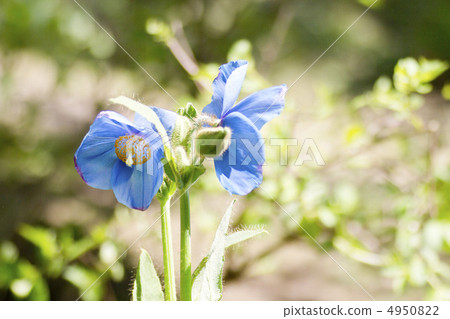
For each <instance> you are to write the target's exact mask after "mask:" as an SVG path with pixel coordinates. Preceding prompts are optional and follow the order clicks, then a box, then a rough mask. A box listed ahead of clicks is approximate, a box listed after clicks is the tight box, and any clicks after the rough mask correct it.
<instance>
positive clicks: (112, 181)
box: [74, 111, 164, 210]
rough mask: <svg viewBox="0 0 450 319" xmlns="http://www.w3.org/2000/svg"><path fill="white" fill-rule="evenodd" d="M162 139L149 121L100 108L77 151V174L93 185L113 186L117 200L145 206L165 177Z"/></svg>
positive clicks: (147, 205)
mask: <svg viewBox="0 0 450 319" xmlns="http://www.w3.org/2000/svg"><path fill="white" fill-rule="evenodd" d="M163 157H164V149H163V145H162V140H161V137H160V136H159V134H158V133H157V132H156V129H155V128H154V126H153V125H152V124H150V123H149V122H147V123H145V125H140V124H139V123H138V124H136V123H132V122H130V121H129V120H128V119H127V118H125V117H124V116H122V115H120V114H118V113H116V112H112V111H104V112H101V113H100V114H99V115H98V116H97V118H96V119H95V121H94V123H93V124H92V125H91V128H90V130H89V132H88V133H87V135H86V136H85V137H84V139H83V141H82V142H81V145H80V147H79V148H78V150H77V151H76V153H75V157H74V162H75V167H76V169H77V171H78V174H80V176H81V177H82V178H83V180H84V181H85V182H86V183H87V184H88V185H89V186H92V187H95V188H99V189H112V190H113V191H114V194H115V196H116V198H117V200H118V201H119V202H120V203H122V204H124V205H126V206H128V207H130V208H134V209H139V210H146V209H147V208H148V207H149V206H150V203H151V201H152V199H153V197H154V196H155V194H156V192H157V191H158V189H159V188H160V186H161V184H162V181H163V173H164V170H163V166H162V165H161V160H162V159H163Z"/></svg>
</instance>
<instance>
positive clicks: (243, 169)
mask: <svg viewBox="0 0 450 319" xmlns="http://www.w3.org/2000/svg"><path fill="white" fill-rule="evenodd" d="M246 72H247V61H232V62H229V63H227V64H224V65H222V66H221V67H220V68H219V75H218V76H217V77H216V79H215V80H214V82H213V96H212V100H211V103H210V104H208V105H207V106H206V107H205V108H204V109H203V113H206V114H209V115H212V116H213V117H216V118H217V119H218V120H219V121H220V122H219V125H220V126H222V127H227V128H229V129H230V130H231V144H230V146H229V148H228V149H227V150H226V151H225V152H224V153H223V154H222V155H221V156H220V157H217V158H215V159H214V166H215V169H216V175H217V178H218V179H219V181H220V183H221V184H222V186H223V187H224V188H225V189H226V190H227V191H229V192H230V193H232V194H237V195H246V194H248V193H250V192H251V191H252V190H253V189H255V188H256V187H258V186H259V185H260V184H261V182H262V165H263V163H264V161H265V155H264V145H263V144H262V138H261V134H260V132H259V130H260V129H261V128H262V127H263V125H264V124H266V123H267V122H268V121H270V120H271V119H272V118H274V117H275V116H277V115H279V114H280V113H281V111H282V110H283V108H284V95H285V93H286V91H287V88H286V85H279V86H274V87H270V88H267V89H264V90H261V91H259V92H256V93H253V94H251V95H250V96H248V97H247V98H245V99H243V100H242V101H240V102H239V103H237V104H236V105H235V102H236V100H237V98H238V96H239V93H240V90H241V86H242V83H243V82H244V78H245V74H246Z"/></svg>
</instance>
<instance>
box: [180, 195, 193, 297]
mask: <svg viewBox="0 0 450 319" xmlns="http://www.w3.org/2000/svg"><path fill="white" fill-rule="evenodd" d="M180 228H181V235H180V297H181V300H184V301H189V300H191V279H192V277H191V276H192V274H191V212H190V206H189V191H188V190H185V191H183V193H182V194H181V201H180Z"/></svg>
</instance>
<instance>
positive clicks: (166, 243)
mask: <svg viewBox="0 0 450 319" xmlns="http://www.w3.org/2000/svg"><path fill="white" fill-rule="evenodd" d="M161 234H162V244H163V259H164V285H165V299H166V301H176V300H177V289H176V286H175V267H174V263H173V249H172V231H171V228H170V197H169V198H167V199H166V200H165V201H161Z"/></svg>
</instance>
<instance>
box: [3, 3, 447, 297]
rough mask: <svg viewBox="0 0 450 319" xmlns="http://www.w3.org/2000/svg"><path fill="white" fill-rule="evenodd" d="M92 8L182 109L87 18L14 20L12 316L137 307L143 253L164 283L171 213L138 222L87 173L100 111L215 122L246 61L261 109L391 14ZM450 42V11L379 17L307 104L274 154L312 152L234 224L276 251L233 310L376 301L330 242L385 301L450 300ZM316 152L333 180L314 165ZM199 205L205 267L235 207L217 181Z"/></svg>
mask: <svg viewBox="0 0 450 319" xmlns="http://www.w3.org/2000/svg"><path fill="white" fill-rule="evenodd" d="M79 3H80V5H81V6H82V7H83V8H85V10H86V11H87V12H88V13H89V14H90V15H92V17H93V18H95V20H96V21H98V23H99V24H100V25H101V27H102V28H104V30H106V31H107V32H109V33H110V34H111V35H112V36H113V37H114V38H115V39H116V40H117V41H118V43H119V44H120V45H121V46H123V48H124V49H125V50H126V51H127V52H128V53H129V54H130V55H131V56H132V57H133V58H134V59H136V61H138V62H139V64H140V65H141V66H142V68H144V69H145V70H147V71H148V73H149V74H150V75H151V76H153V77H154V78H155V79H156V80H157V81H158V82H159V83H160V84H161V86H162V87H164V89H165V90H166V91H167V92H169V93H170V95H171V96H172V97H174V98H175V100H176V101H174V100H173V99H172V98H171V97H170V96H168V95H167V94H166V93H165V92H163V91H162V90H161V88H160V87H158V85H156V83H155V82H154V81H153V80H152V79H151V78H150V77H149V76H148V75H147V74H146V73H145V72H144V71H143V70H142V69H141V68H140V67H139V66H138V65H137V64H136V63H134V62H133V61H132V59H130V57H129V56H128V55H127V54H126V53H125V52H124V51H123V50H122V49H121V48H120V47H119V46H118V45H117V44H116V43H114V41H113V40H112V39H111V38H110V37H109V36H108V35H107V34H106V33H105V32H104V30H102V29H101V28H100V27H99V26H98V25H96V24H95V22H94V21H93V20H92V19H91V18H90V17H89V16H88V14H87V13H86V12H84V11H83V10H82V9H81V8H80V7H79V6H77V4H76V3H75V2H74V1H70V0H64V1H63V0H8V1H1V2H0V112H1V116H0V300H75V299H77V298H78V297H79V296H80V295H81V294H82V293H83V292H85V291H86V289H88V288H89V289H88V290H87V291H86V293H85V294H84V295H83V297H82V299H84V300H129V299H130V286H131V282H132V279H133V276H134V268H135V266H136V264H137V256H138V254H139V248H140V247H144V248H146V249H147V250H148V251H149V252H150V254H151V255H152V257H153V259H154V260H155V264H156V267H157V269H158V271H159V272H160V273H162V261H161V255H162V253H161V250H162V249H161V246H160V240H159V239H160V232H159V227H160V226H159V222H156V223H155V221H156V220H157V218H158V215H159V207H158V203H157V201H156V200H155V201H154V202H153V203H152V206H151V207H150V209H149V211H148V212H146V213H142V212H137V211H131V210H129V209H127V208H126V207H124V206H121V205H118V204H117V202H116V200H115V198H114V195H113V193H112V192H111V191H101V190H96V189H92V188H90V187H88V186H87V185H85V184H84V183H83V181H82V180H81V178H80V177H79V176H78V174H77V173H76V170H75V169H74V166H73V159H72V158H73V154H74V152H75V150H76V149H77V147H78V145H79V144H80V142H81V140H82V138H83V136H84V134H86V132H87V131H88V129H89V125H90V124H91V123H92V121H93V119H94V118H95V116H96V114H97V113H98V112H99V111H100V110H104V109H113V110H116V111H119V112H122V113H124V114H127V115H130V114H129V113H127V112H126V111H125V110H124V109H122V108H118V107H116V106H110V105H109V103H108V99H109V98H112V97H116V96H119V95H127V96H130V97H134V98H136V99H139V100H140V101H142V102H143V103H146V104H148V105H156V106H159V107H164V108H167V109H171V110H175V109H176V108H177V107H178V106H180V105H181V106H183V105H185V104H186V103H187V102H192V103H193V104H194V105H195V106H196V107H197V108H198V109H199V110H201V109H202V108H203V106H204V105H206V104H207V103H208V102H209V100H210V96H211V92H210V91H211V82H212V79H213V78H214V77H215V76H216V75H217V67H218V66H219V65H220V64H223V63H226V62H227V61H229V60H232V59H238V58H239V59H246V60H249V61H250V66H251V67H250V69H249V72H248V75H247V78H246V82H245V84H244V88H243V92H242V95H241V96H245V95H247V94H249V93H252V92H254V91H256V90H259V89H261V88H265V87H268V86H270V85H277V84H281V83H286V84H287V85H288V86H289V85H291V84H292V83H294V81H296V79H297V78H298V77H299V76H300V75H301V74H302V73H303V72H304V71H305V70H306V69H307V68H308V67H309V66H310V65H311V63H312V62H313V61H314V60H315V59H316V58H317V57H318V56H320V55H321V54H322V53H323V52H324V51H325V50H326V49H327V48H328V47H329V45H330V44H331V43H333V41H335V40H336V39H337V38H338V37H339V36H340V35H341V34H342V32H344V31H345V30H346V29H347V28H348V26H349V25H351V24H352V23H353V22H354V21H355V19H357V18H358V16H360V14H361V13H362V12H363V11H364V10H365V9H367V7H368V6H369V5H371V3H372V1H371V0H359V1H356V0H299V1H296V0H285V1H265V0H259V1H248V0H242V1H239V2H237V1H233V2H232V1H227V0H217V1H206V0H188V1H144V0H133V1H130V0H114V1H112V0H110V1H87V0H80V1H79ZM449 39H450V2H449V1H448V0H432V1H423V0H422V1H419V0H409V1H403V0H379V1H378V2H377V3H376V4H375V5H374V6H373V7H372V8H371V9H370V10H369V11H368V12H367V14H366V15H364V16H363V17H362V18H361V19H360V20H359V21H358V22H357V23H356V24H355V25H354V26H353V27H352V28H351V29H350V30H349V31H348V32H347V33H346V34H345V35H344V36H343V37H342V38H341V39H340V40H339V41H338V42H337V43H336V44H335V45H334V46H333V47H332V48H331V49H330V50H329V51H328V52H327V53H326V54H325V55H324V56H323V57H322V58H321V59H320V60H319V61H318V62H317V64H315V65H314V66H313V67H312V68H311V69H310V70H309V71H308V72H307V73H306V74H305V75H304V76H302V77H301V78H300V79H299V80H298V81H297V82H296V83H295V85H293V86H292V88H290V90H289V91H288V92H287V96H286V109H285V111H284V113H283V114H282V115H281V116H280V117H278V118H277V119H275V120H274V121H272V123H270V124H269V125H267V127H265V128H264V130H263V136H265V137H270V138H287V139H292V138H295V139H296V140H297V141H298V145H297V146H291V147H289V149H288V148H287V145H284V146H282V149H283V150H286V151H287V154H288V159H289V160H288V163H287V165H285V164H283V163H280V155H279V154H280V153H279V150H278V148H276V147H268V148H267V165H266V166H265V167H264V182H263V184H262V186H261V188H259V189H257V190H255V191H254V192H253V193H251V194H250V195H249V196H247V197H242V198H239V199H238V203H237V209H236V212H235V216H234V219H233V223H234V225H235V226H236V227H240V228H245V227H261V226H264V227H265V228H266V229H267V230H268V232H269V235H265V236H261V237H260V238H257V239H254V240H252V241H251V242H249V243H245V244H242V245H241V246H239V247H237V248H235V249H233V250H231V251H230V252H229V253H228V255H227V259H226V270H225V271H226V272H225V286H224V299H225V300H334V299H338V300H352V299H361V300H366V299H369V298H370V297H369V296H368V295H367V294H365V293H364V292H363V291H362V290H361V289H360V288H359V287H358V285H356V284H355V282H353V281H352V280H351V279H350V278H349V277H348V276H347V275H346V274H345V273H344V272H343V271H342V270H341V269H340V268H339V266H337V265H336V264H335V263H334V262H333V261H332V260H331V259H330V257H329V256H327V254H325V253H324V251H323V250H321V249H320V248H319V247H318V246H317V245H316V243H315V242H314V241H316V242H317V243H320V245H322V246H323V247H324V249H325V250H327V251H328V252H329V254H330V255H331V256H333V258H334V259H335V260H336V261H338V262H339V263H340V264H341V265H342V266H343V267H345V269H347V270H348V272H349V273H350V274H352V276H353V277H354V278H355V279H356V280H357V281H358V282H360V283H361V284H362V285H363V286H364V287H365V288H366V289H367V291H368V292H369V293H370V294H371V295H372V296H373V297H374V298H375V299H387V300H395V299H417V300H421V299H433V300H434V299H438V300H441V299H443V300H449V299H450V278H449V277H450V256H449V251H450V197H449V193H450V169H449V167H450V166H449V165H450V141H449V139H450V130H449V128H448V126H447V125H446V124H445V123H447V122H448V120H449V119H450V102H449V99H450V82H449V72H448V71H445V70H446V69H447V65H446V62H445V61H447V62H448V61H449V60H450V41H449ZM407 57H411V58H408V59H405V58H407ZM421 57H424V58H421ZM425 58H426V59H428V60H426V59H425ZM399 60H400V62H399ZM307 138H312V139H313V140H314V142H315V144H316V145H317V147H318V149H319V150H320V153H321V155H322V157H323V159H324V160H325V163H326V165H325V166H318V165H316V163H314V161H307V162H305V163H304V165H302V166H298V165H295V160H296V158H297V156H298V155H299V152H300V146H301V145H302V143H303V141H304V140H305V139H307ZM289 141H290V140H289ZM208 166H211V165H209V164H208ZM191 197H192V201H193V203H192V205H193V208H192V211H193V215H192V221H193V257H194V265H195V264H196V263H198V262H199V261H200V260H201V258H202V254H204V253H205V252H206V251H207V250H208V247H209V245H210V243H211V241H212V237H213V233H214V229H215V227H216V226H217V224H218V223H219V220H220V218H221V216H222V214H223V213H224V210H225V209H224V208H225V207H226V205H227V204H228V203H229V202H230V200H231V198H230V196H229V195H228V194H227V193H226V192H225V191H224V190H223V189H222V188H221V187H220V185H219V183H218V182H217V180H216V177H215V175H214V170H213V169H210V170H208V172H207V174H206V176H204V177H202V179H201V180H200V181H199V182H198V183H197V184H196V185H195V186H194V189H193V191H192V196H191ZM280 205H281V206H280ZM177 206H178V204H177V203H176V204H175V205H174V207H177ZM281 207H282V208H281ZM173 211H174V213H173V218H172V220H173V221H174V225H173V227H174V233H175V234H176V233H177V230H178V229H179V226H178V223H177V217H178V214H177V209H176V208H175V209H173ZM286 212H287V213H289V214H290V215H291V216H292V217H293V218H294V219H295V220H296V222H298V223H299V224H300V225H301V226H302V228H303V229H304V230H302V229H301V228H300V227H298V226H297V225H296V224H295V223H294V222H293V220H292V219H291V218H289V217H288V215H287V214H286ZM152 225H154V226H152ZM150 226H151V227H150ZM149 227H150V228H149ZM148 228H149V230H148V231H146V229H148ZM305 231H306V232H305ZM307 233H308V234H309V235H310V236H308V235H307ZM140 234H143V236H142V237H140V238H138V236H139V235H140ZM312 238H313V239H314V240H312ZM136 239H137V241H136ZM175 242H177V240H175ZM130 245H132V246H131V248H129V249H128V247H130ZM175 249H176V250H177V246H176V247H175ZM117 259H118V261H117V262H116V263H115V264H114V265H113V266H112V267H110V265H111V264H112V263H113V262H114V261H116V260H117ZM102 274H103V275H102ZM101 275H102V276H101ZM100 276H101V277H100ZM99 277H100V279H99V280H98V281H96V280H97V278H99ZM92 284H93V285H92Z"/></svg>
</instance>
